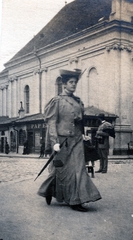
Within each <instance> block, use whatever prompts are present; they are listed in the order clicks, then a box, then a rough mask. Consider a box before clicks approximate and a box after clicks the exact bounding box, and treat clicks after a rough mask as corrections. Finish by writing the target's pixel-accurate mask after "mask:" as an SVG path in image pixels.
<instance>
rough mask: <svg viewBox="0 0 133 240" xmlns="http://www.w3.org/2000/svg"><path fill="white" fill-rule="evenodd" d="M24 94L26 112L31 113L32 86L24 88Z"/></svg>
mask: <svg viewBox="0 0 133 240" xmlns="http://www.w3.org/2000/svg"><path fill="white" fill-rule="evenodd" d="M24 94H25V113H29V112H30V109H29V105H30V88H29V86H28V85H26V86H25V89H24Z"/></svg>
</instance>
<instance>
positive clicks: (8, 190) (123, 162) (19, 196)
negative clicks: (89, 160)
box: [0, 154, 133, 240]
mask: <svg viewBox="0 0 133 240" xmlns="http://www.w3.org/2000/svg"><path fill="white" fill-rule="evenodd" d="M46 161H47V159H46V158H43V159H39V158H38V154H33V155H32V154H30V155H18V154H14V155H13V154H10V155H2V154H0V166H1V167H0V193H1V194H0V240H36V239H39V240H68V239H69V240H81V239H82V240H88V239H90V240H133V158H131V157H130V158H126V156H125V158H121V159H120V158H114V159H113V160H110V161H109V168H108V173H107V174H102V173H95V178H91V179H92V181H93V182H94V183H95V185H96V186H97V188H98V189H99V191H100V193H101V195H102V199H101V200H99V201H97V202H94V203H87V204H85V206H86V207H87V208H88V212H85V213H83V212H77V211H74V210H72V209H71V208H70V207H68V206H67V205H66V204H65V203H58V202H56V200H55V199H52V203H51V205H50V206H48V205H47V204H46V202H45V199H44V198H43V197H40V196H38V195H37V191H38V188H39V187H40V185H41V183H42V182H43V181H44V180H45V179H46V178H47V176H48V169H46V170H45V171H44V172H43V173H42V174H41V176H40V177H39V178H38V179H37V180H36V181H34V179H35V177H36V176H37V174H38V172H39V171H40V170H41V169H42V167H43V166H44V164H45V163H46ZM98 167H99V161H96V162H95V170H98ZM90 176H91V175H90Z"/></svg>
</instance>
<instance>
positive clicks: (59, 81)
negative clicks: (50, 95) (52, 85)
mask: <svg viewBox="0 0 133 240" xmlns="http://www.w3.org/2000/svg"><path fill="white" fill-rule="evenodd" d="M56 85H57V91H56V92H57V95H59V94H60V93H62V80H61V77H58V78H57V79H56Z"/></svg>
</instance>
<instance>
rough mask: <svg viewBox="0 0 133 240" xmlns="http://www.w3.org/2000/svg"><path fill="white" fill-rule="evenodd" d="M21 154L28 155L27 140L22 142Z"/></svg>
mask: <svg viewBox="0 0 133 240" xmlns="http://www.w3.org/2000/svg"><path fill="white" fill-rule="evenodd" d="M23 154H24V155H25V154H29V144H28V140H26V141H25V142H24V149H23Z"/></svg>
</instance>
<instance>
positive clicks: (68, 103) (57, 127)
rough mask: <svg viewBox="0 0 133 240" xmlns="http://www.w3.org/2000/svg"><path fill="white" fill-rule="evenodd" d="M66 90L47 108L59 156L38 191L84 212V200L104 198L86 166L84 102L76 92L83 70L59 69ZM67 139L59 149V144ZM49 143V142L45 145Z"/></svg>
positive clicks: (50, 127) (52, 135)
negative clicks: (83, 135)
mask: <svg viewBox="0 0 133 240" xmlns="http://www.w3.org/2000/svg"><path fill="white" fill-rule="evenodd" d="M60 75H61V78H62V83H63V87H64V90H63V92H62V93H61V94H60V95H58V96H57V97H54V98H53V99H51V100H50V102H49V103H48V104H47V105H46V107H45V112H44V116H45V121H46V122H47V131H48V132H47V134H48V135H49V137H48V139H49V141H50V145H51V146H52V148H53V150H54V151H56V152H57V155H56V157H55V158H54V160H53V161H52V162H51V164H50V166H49V171H50V174H49V176H48V178H47V179H46V180H45V181H44V182H43V184H42V185H41V187H40V189H39V191H38V194H39V195H40V196H43V197H45V198H46V202H47V204H48V205H50V203H51V200H52V197H55V198H56V200H57V201H58V202H63V201H64V202H66V203H67V204H68V205H69V206H70V207H71V208H72V209H73V210H77V211H82V212H85V211H87V209H86V208H85V207H84V206H83V204H84V203H87V202H94V201H97V200H99V199H101V195H100V193H99V191H98V189H97V188H96V186H95V185H94V183H93V182H92V180H91V178H90V176H89V175H88V173H87V170H86V167H85V158H84V148H83V137H82V134H83V110H84V109H83V103H82V101H81V100H80V98H79V97H77V96H75V95H74V94H73V93H74V92H75V90H76V87H77V82H78V80H79V78H80V75H81V71H79V70H75V71H69V70H68V71H67V70H60ZM66 138H67V141H66V143H65V144H63V146H62V147H61V148H60V144H61V143H62V142H63V141H64V140H65V139H66ZM46 145H47V144H46Z"/></svg>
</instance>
